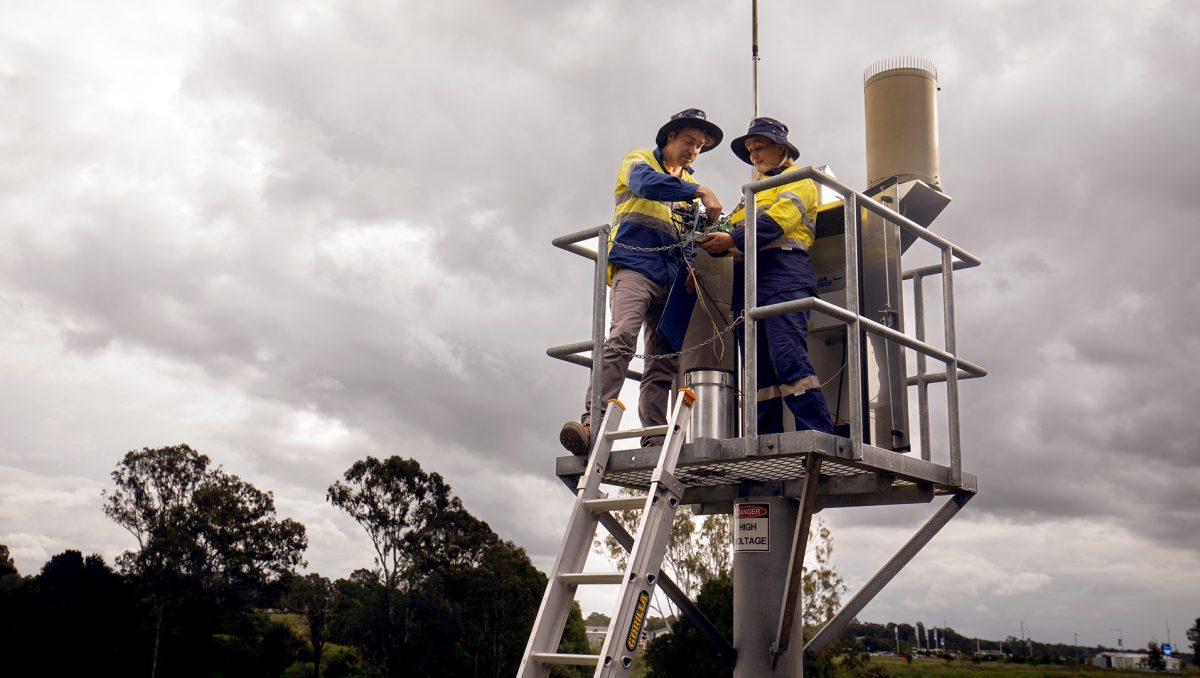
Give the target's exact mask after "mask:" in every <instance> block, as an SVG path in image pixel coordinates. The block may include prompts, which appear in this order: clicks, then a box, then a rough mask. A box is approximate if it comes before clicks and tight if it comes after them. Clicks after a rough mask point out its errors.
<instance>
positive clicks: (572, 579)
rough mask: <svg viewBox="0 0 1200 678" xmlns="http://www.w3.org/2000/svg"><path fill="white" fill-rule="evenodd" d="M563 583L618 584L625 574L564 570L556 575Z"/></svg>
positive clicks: (622, 580)
mask: <svg viewBox="0 0 1200 678" xmlns="http://www.w3.org/2000/svg"><path fill="white" fill-rule="evenodd" d="M558 580H559V581H560V582H562V583H564V584H620V583H623V582H624V581H625V575H624V574H622V573H620V572H565V573H563V574H560V575H558Z"/></svg>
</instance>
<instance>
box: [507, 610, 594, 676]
mask: <svg viewBox="0 0 1200 678" xmlns="http://www.w3.org/2000/svg"><path fill="white" fill-rule="evenodd" d="M529 626H530V628H531V629H532V628H533V620H532V619H531V620H530V624H529ZM521 649H522V650H524V647H522V648H521ZM558 651H559V652H561V653H563V654H595V651H594V650H592V646H591V645H590V644H588V639H587V626H586V625H585V624H584V623H583V612H582V611H581V610H580V609H579V603H575V604H573V605H572V606H571V612H570V614H569V615H568V616H567V626H566V628H565V629H564V630H563V638H562V642H561V643H559V645H558ZM514 673H515V671H514ZM592 673H594V672H593V671H590V670H585V669H584V668H582V667H579V666H555V667H553V669H552V670H551V671H550V675H551V676H552V677H553V678H586V677H587V676H590V675H592Z"/></svg>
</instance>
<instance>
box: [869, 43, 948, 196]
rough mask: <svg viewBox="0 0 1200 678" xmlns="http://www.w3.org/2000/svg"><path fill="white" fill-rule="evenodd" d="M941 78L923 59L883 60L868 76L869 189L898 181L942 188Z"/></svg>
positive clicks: (931, 65) (930, 64)
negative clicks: (939, 89) (939, 119)
mask: <svg viewBox="0 0 1200 678" xmlns="http://www.w3.org/2000/svg"><path fill="white" fill-rule="evenodd" d="M937 77H938V76H937V68H936V67H935V66H934V65H933V63H932V62H930V61H929V60H927V59H921V58H919V57H895V58H891V59H883V60H882V61H877V62H876V63H874V64H872V65H871V66H870V68H868V69H867V70H866V72H865V73H864V74H863V94H864V97H865V99H866V123H867V185H868V186H874V185H876V184H878V183H879V182H881V181H883V180H885V179H887V178H889V177H896V178H897V180H898V181H897V183H904V182H905V181H911V180H913V179H919V180H921V181H924V182H925V183H927V184H929V185H930V186H934V187H936V188H939V189H940V188H941V186H942V185H941V179H940V176H939V171H940V169H939V167H938V132H937V91H938V82H937Z"/></svg>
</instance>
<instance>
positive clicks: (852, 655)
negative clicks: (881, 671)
mask: <svg viewBox="0 0 1200 678" xmlns="http://www.w3.org/2000/svg"><path fill="white" fill-rule="evenodd" d="M868 661H870V655H868V654H867V652H866V650H865V649H864V648H863V644H862V643H861V642H859V640H858V639H857V638H853V637H847V636H845V635H843V636H842V637H841V638H838V639H837V640H835V641H834V642H832V643H830V644H829V645H828V646H827V647H826V648H825V649H824V650H822V651H821V653H820V654H818V655H817V656H816V657H815V658H814V659H813V662H812V665H811V666H810V667H806V668H805V670H804V673H805V675H808V676H812V677H813V678H835V676H838V675H839V674H849V675H857V674H858V672H859V671H860V670H861V669H863V668H864V667H865V666H866V665H867V662H868Z"/></svg>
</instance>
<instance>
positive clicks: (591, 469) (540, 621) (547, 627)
mask: <svg viewBox="0 0 1200 678" xmlns="http://www.w3.org/2000/svg"><path fill="white" fill-rule="evenodd" d="M624 411H625V410H624V408H623V407H621V406H620V405H618V404H617V403H615V402H614V403H612V404H611V405H610V406H609V408H608V411H607V412H605V414H604V420H603V421H602V423H601V426H602V429H601V430H602V431H604V432H608V431H615V430H617V426H618V425H620V423H621V416H622V415H623V414H624ZM611 447H612V445H611V443H608V442H607V441H606V440H605V438H604V437H603V436H599V437H598V438H597V444H596V446H595V448H594V449H593V450H592V455H591V457H589V459H588V466H587V469H586V470H585V471H584V474H583V476H581V477H580V479H579V482H578V484H577V485H576V492H575V503H574V506H572V507H571V514H570V517H569V518H568V520H567V530H566V533H565V534H564V535H563V540H562V543H561V544H560V546H559V549H558V555H557V556H556V557H555V559H554V567H553V568H551V570H550V575H549V578H548V579H549V581H547V582H546V591H545V593H543V594H542V602H541V605H540V606H539V607H538V613H537V616H536V617H535V618H534V621H533V628H532V629H531V630H530V633H529V642H528V643H526V645H525V652H524V654H523V655H522V657H521V666H520V668H519V669H518V670H517V676H518V678H545V677H546V676H548V675H549V674H550V668H549V665H548V664H547V663H545V662H541V661H537V660H536V659H535V658H534V656H533V655H534V653H545V654H550V653H554V652H555V651H556V650H557V649H558V645H559V642H560V641H561V640H562V633H563V629H564V628H565V627H566V624H567V616H568V615H569V614H570V612H571V604H572V603H573V602H574V600H575V590H576V588H577V586H576V585H570V584H565V583H563V582H562V581H561V580H560V579H559V577H558V575H559V574H561V573H564V572H568V573H573V572H580V571H582V570H583V566H584V564H585V563H586V562H587V557H588V553H589V552H590V551H591V548H592V539H593V538H594V537H595V534H596V522H597V518H596V514H595V513H594V512H592V511H589V510H587V508H586V507H585V506H584V505H583V500H585V499H598V498H599V497H600V483H601V481H602V480H603V476H604V468H605V467H606V466H607V465H608V456H609V452H610V450H611Z"/></svg>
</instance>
